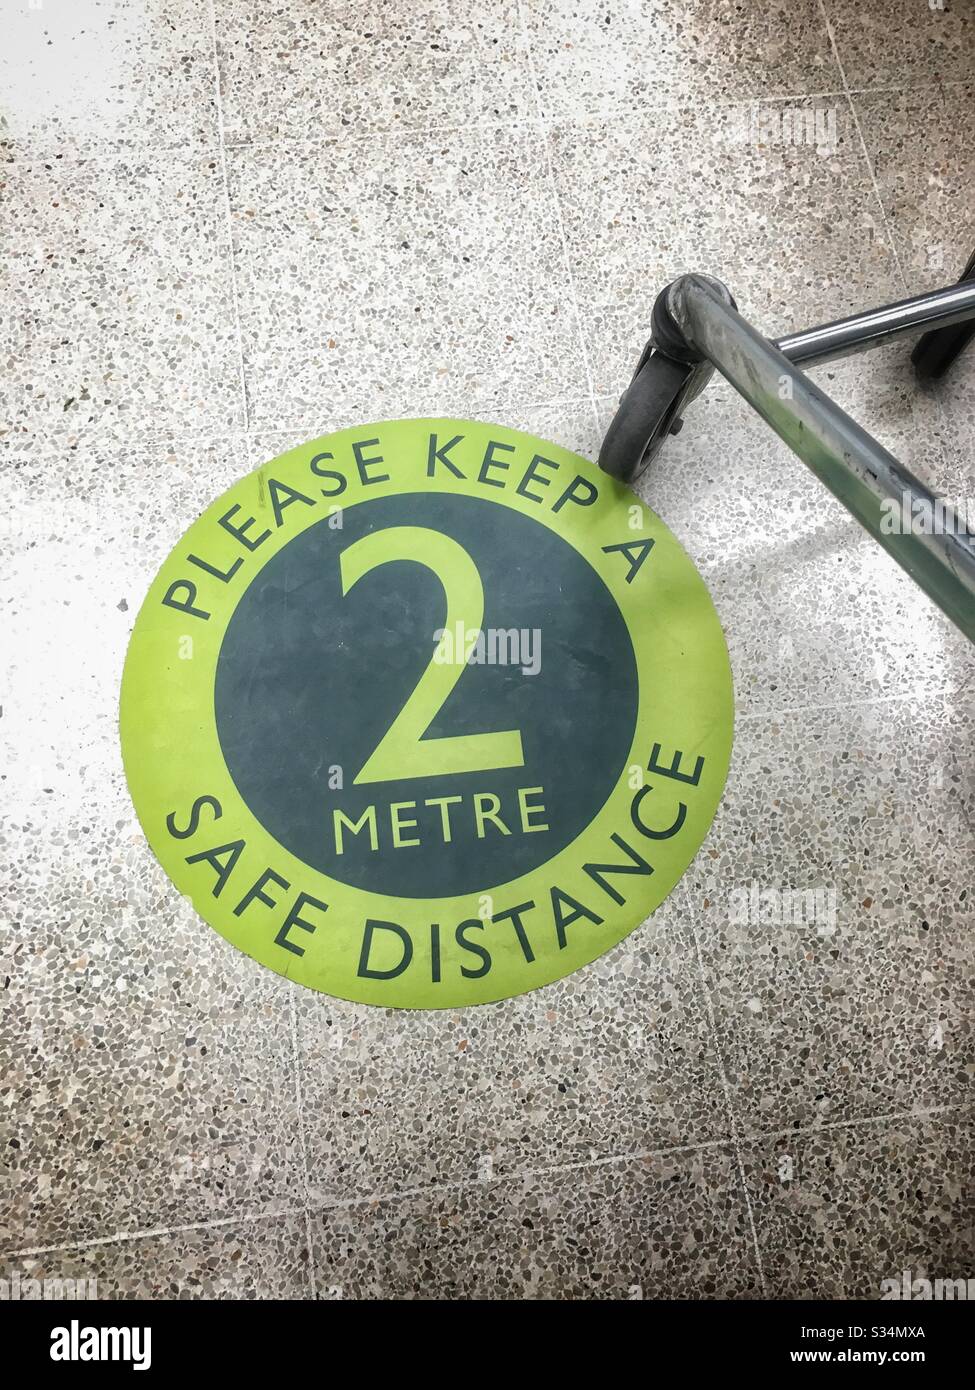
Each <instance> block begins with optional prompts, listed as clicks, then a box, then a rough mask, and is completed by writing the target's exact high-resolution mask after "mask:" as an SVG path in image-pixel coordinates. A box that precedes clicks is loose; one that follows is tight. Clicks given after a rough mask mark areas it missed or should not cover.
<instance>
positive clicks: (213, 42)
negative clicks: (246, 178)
mask: <svg viewBox="0 0 975 1390" xmlns="http://www.w3.org/2000/svg"><path fill="white" fill-rule="evenodd" d="M207 9H208V12H209V16H210V50H211V54H212V58H213V84H214V98H215V101H216V106H217V137H218V144H219V147H220V177H221V180H222V182H223V204H224V218H225V221H226V226H227V250H228V253H229V257H230V295H231V299H232V301H233V307H234V329H235V331H236V335H237V369H238V375H239V379H240V400H241V407H242V410H243V416H244V429H245V430H246V429H248V428H249V426H250V411H249V408H248V404H247V378H246V375H245V373H244V335H243V331H242V329H241V324H240V296H239V294H238V292H237V258H236V256H235V254H234V227H233V219H232V217H231V212H230V180H229V178H228V177H227V146H226V142H225V141H224V134H223V129H224V128H223V98H222V96H221V93H220V58H219V55H218V52H217V16H216V9H215V0H207Z"/></svg>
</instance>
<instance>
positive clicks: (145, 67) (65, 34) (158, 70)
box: [0, 0, 217, 156]
mask: <svg viewBox="0 0 975 1390" xmlns="http://www.w3.org/2000/svg"><path fill="white" fill-rule="evenodd" d="M0 73H2V81H3V89H4V111H3V117H2V119H0V136H2V138H4V139H7V140H10V141H11V142H12V143H13V145H14V147H15V148H17V149H18V150H24V151H30V152H31V153H32V154H34V155H39V154H42V153H45V152H46V153H47V154H48V155H50V156H54V155H56V154H62V155H63V154H66V153H69V152H70V153H74V154H81V153H92V152H94V151H95V150H98V149H105V148H111V147H120V146H138V147H141V148H147V147H149V146H152V147H155V148H157V149H158V148H164V147H177V146H180V145H184V144H187V143H198V142H205V143H207V144H215V143H216V140H217V107H216V82H215V77H214V66H213V42H212V35H211V32H210V24H209V15H208V9H207V5H206V4H198V3H195V2H194V0H38V2H37V3H34V4H28V3H27V0H24V2H23V3H22V4H14V5H8V6H5V13H4V52H3V56H2V58H0Z"/></svg>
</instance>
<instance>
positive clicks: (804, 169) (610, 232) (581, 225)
mask: <svg viewBox="0 0 975 1390" xmlns="http://www.w3.org/2000/svg"><path fill="white" fill-rule="evenodd" d="M819 107H820V109H822V110H823V112H824V113H825V114H827V115H828V114H829V113H832V116H833V118H835V134H836V144H835V150H834V151H832V152H827V151H826V150H825V149H820V148H817V147H816V146H815V145H807V144H793V143H790V142H783V143H779V142H778V141H777V140H776V139H773V140H771V142H769V143H764V144H763V143H757V142H756V140H755V139H753V138H751V136H752V134H753V132H752V131H751V130H750V128H749V126H748V120H749V108H743V107H728V106H725V107H712V108H710V109H708V110H702V109H700V108H698V109H693V110H691V109H688V110H679V111H668V112H660V111H631V112H628V113H625V114H620V115H618V116H616V117H614V118H613V119H612V120H610V121H606V122H605V123H603V124H600V125H596V126H592V127H586V128H580V127H578V126H574V125H560V126H556V127H554V129H553V130H552V133H551V137H550V142H551V148H552V154H553V164H554V170H555V176H556V181H557V183H558V187H559V194H560V200H561V205H562V210H563V214H564V218H565V227H566V235H567V239H568V246H569V259H570V262H571V265H572V270H573V275H574V277H575V283H576V289H577V293H578V297H579V303H580V308H581V312H582V317H583V320H584V322H585V324H586V332H587V341H588V344H589V349H590V354H591V359H592V363H593V376H594V383H595V388H596V391H597V393H598V394H599V395H618V393H619V392H620V391H621V390H622V389H623V388H624V386H625V385H626V383H627V382H628V381H629V379H630V375H631V373H632V370H633V365H634V363H635V362H636V360H637V358H638V356H639V354H640V351H641V349H642V347H643V344H644V343H645V342H646V339H647V338H648V337H649V327H650V310H651V308H652V305H653V301H654V299H655V298H656V296H657V293H658V292H659V291H660V290H661V289H662V288H663V287H664V285H666V284H668V283H669V282H670V281H671V280H673V279H674V278H675V277H676V276H678V275H681V274H684V273H685V272H689V271H702V272H704V273H707V274H710V275H716V276H717V277H718V278H719V279H722V280H724V281H725V282H726V283H727V285H728V286H729V288H730V289H731V292H732V294H733V295H734V296H735V299H736V301H737V303H738V307H739V308H740V310H741V311H742V313H743V314H744V315H745V317H746V318H749V319H751V320H752V321H753V322H754V323H755V325H756V327H758V328H760V329H761V330H762V331H763V332H765V333H768V334H769V335H770V336H776V337H777V336H779V335H780V334H783V333H785V332H787V331H789V330H790V329H792V328H798V327H808V326H809V325H810V324H811V323H814V322H823V321H825V320H828V319H831V318H838V317H840V316H841V315H843V314H846V313H850V312H852V311H853V310H854V309H857V308H862V307H863V306H864V305H865V304H873V303H881V302H883V301H884V300H885V299H896V298H898V297H899V295H900V294H901V293H902V290H901V286H900V282H899V281H898V279H897V276H896V265H895V262H894V259H893V256H892V254H891V251H890V249H889V247H888V245H887V241H886V233H885V230H884V227H883V222H882V216H881V210H880V208H879V206H878V204H877V200H876V195H875V193H874V190H873V186H872V183H871V179H870V172H869V169H868V167H867V163H866V160H865V159H864V156H863V151H862V146H861V143H860V139H859V136H858V134H857V132H856V130H855V128H854V126H853V122H852V117H851V111H850V107H849V105H848V103H847V102H846V99H845V98H842V99H832V98H831V99H829V100H828V101H826V102H824V103H819ZM763 109H765V108H764V107H763ZM788 109H789V112H790V113H791V112H793V111H795V110H800V111H802V110H808V111H809V112H810V114H811V116H812V117H813V118H814V117H815V111H816V109H817V103H815V102H806V103H797V104H792V105H790V107H789V108H788ZM768 110H769V111H770V112H771V113H772V115H773V116H774V117H775V119H776V120H778V121H779V122H780V124H779V126H778V127H777V130H778V132H779V134H783V133H784V126H783V125H782V124H781V122H782V119H783V112H784V111H785V107H784V105H783V104H782V103H779V104H777V105H776V104H774V103H771V104H768ZM796 128H797V123H796V122H792V124H790V127H789V129H790V132H792V131H794V130H795V129H796ZM743 131H744V133H745V134H746V135H748V136H749V138H747V139H744V140H743V139H741V138H739V137H741V135H742V132H743Z"/></svg>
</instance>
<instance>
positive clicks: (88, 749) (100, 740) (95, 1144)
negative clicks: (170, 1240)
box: [0, 445, 300, 1246]
mask: <svg viewBox="0 0 975 1390" xmlns="http://www.w3.org/2000/svg"><path fill="white" fill-rule="evenodd" d="M229 452H230V454H231V459H232V451H229ZM8 462H9V461H8ZM208 467H209V469H210V470H211V472H212V474H216V473H217V471H218V467H217V464H216V462H215V460H214V459H213V458H212V457H208V456H207V454H206V452H205V451H199V452H193V453H192V454H191V455H190V456H189V457H186V456H184V457H183V458H182V459H180V460H178V461H175V460H172V459H167V458H166V457H165V456H163V457H157V458H155V459H153V458H151V457H148V458H147V457H146V456H145V455H144V454H143V455H140V454H139V452H138V451H123V450H119V451H117V452H116V453H115V454H114V455H113V454H108V455H106V454H105V453H103V452H99V451H96V450H93V449H91V448H89V447H87V446H85V445H81V446H79V448H78V450H77V451H76V453H75V454H71V455H68V456H67V458H66V459H64V460H58V459H54V460H52V459H51V458H49V457H45V458H43V459H40V460H24V461H22V467H20V468H19V469H18V470H17V472H16V475H15V476H14V478H13V481H12V482H11V483H10V484H9V485H8V497H11V498H12V499H15V500H16V502H17V507H16V512H15V515H16V517H17V519H18V522H19V523H20V526H21V528H22V529H21V530H20V531H19V532H18V533H17V534H15V535H11V534H10V532H9V531H8V535H7V537H6V540H7V545H6V546H5V549H6V550H7V555H6V557H5V558H6V559H7V576H8V577H7V586H6V588H5V595H4V604H3V612H4V629H5V634H6V636H7V638H8V642H9V645H8V651H9V652H10V653H11V654H12V656H13V658H14V659H13V660H11V662H10V663H9V665H8V667H7V669H6V671H5V676H4V681H3V686H4V689H3V696H2V700H0V704H2V708H3V718H2V720H0V738H2V747H3V753H2V765H3V777H4V781H3V787H4V819H3V825H2V841H3V857H4V861H5V863H7V864H9V865H10V866H11V867H10V869H9V871H8V874H7V876H6V882H5V885H4V889H3V900H2V920H3V926H4V930H3V936H2V946H0V952H2V957H3V969H2V972H0V982H2V983H4V986H5V987H4V988H3V990H2V991H0V1050H2V1052H3V1055H4V1057H5V1058H8V1059H9V1061H8V1062H7V1065H6V1067H5V1071H4V1076H3V1080H2V1083H0V1088H2V1095H0V1114H2V1117H3V1118H2V1128H3V1140H2V1144H0V1152H2V1154H3V1162H4V1167H5V1169H6V1174H5V1180H4V1181H3V1183H2V1184H0V1211H2V1214H0V1241H2V1243H3V1244H4V1245H8V1244H10V1243H11V1242H16V1243H17V1244H18V1245H19V1246H24V1245H28V1244H29V1245H50V1244H54V1243H57V1242H59V1241H62V1240H69V1239H74V1238H84V1237H85V1236H100V1235H104V1234H106V1233H112V1232H116V1231H125V1230H132V1229H138V1228H140V1227H145V1226H146V1225H150V1226H155V1225H159V1224H162V1223H165V1224H172V1223H173V1222H177V1223H179V1222H191V1221H198V1220H202V1219H207V1218H212V1217H214V1216H221V1215H226V1214H228V1213H229V1212H234V1213H240V1212H242V1211H263V1210H267V1209H268V1208H271V1209H274V1207H275V1206H276V1204H278V1203H284V1204H286V1203H287V1202H288V1201H290V1193H291V1192H292V1189H293V1185H294V1183H295V1182H296V1181H297V1180H298V1175H299V1173H300V1170H299V1168H298V1164H297V1157H296V1154H295V1146H296V1143H297V1117H296V1111H295V1081H294V1068H293V1052H292V1044H291V1030H290V1010H289V1003H288V996H289V991H290V987H289V986H288V985H287V984H286V983H285V982H284V981H282V980H280V979H279V978H278V977H276V976H274V975H272V974H270V973H269V972H267V971H262V970H260V969H258V968H257V967H255V966H254V965H253V963H252V962H250V961H249V960H247V958H246V957H244V956H242V955H240V954H239V953H238V952H236V951H235V950H234V949H233V948H232V947H230V946H229V945H228V944H227V943H225V942H224V941H223V940H222V939H221V938H220V937H218V936H217V935H216V933H214V932H213V931H211V930H210V928H208V927H206V926H205V925H204V924H203V923H202V922H201V921H200V920H199V919H198V918H196V916H195V915H194V914H193V913H192V912H191V911H188V910H187V909H186V907H185V906H184V904H183V901H182V899H181V898H180V897H179V896H178V894H177V893H176V892H175V890H174V889H173V888H172V886H171V885H170V884H169V883H168V881H167V880H166V878H165V876H164V875H163V873H162V871H161V869H159V867H158V866H157V865H156V863H155V861H154V860H153V858H152V855H151V854H150V852H149V849H148V847H147V845H146V843H145V840H144V838H143V836H142V833H141V831H140V829H139V827H138V825H137V823H136V820H135V816H134V813H133V810H132V806H131V803H130V802H129V798H128V794H127V791H126V788H125V783H124V778H123V774H122V769H121V758H120V754H119V749H118V740H117V727H116V720H117V707H118V688H119V679H120V673H121V665H122V659H123V656H124V651H125V646H126V642H127V638H128V629H129V626H130V624H131V622H132V620H133V618H134V614H135V611H136V609H137V608H138V605H139V604H140V602H141V599H142V597H143V594H144V591H145V587H146V586H147V584H148V581H149V578H150V577H151V575H152V573H153V571H154V569H155V566H156V564H157V563H158V562H159V560H161V559H162V557H163V555H164V554H165V552H166V550H167V549H168V547H169V545H171V544H172V543H173V541H175V539H176V537H177V536H178V535H179V533H180V532H181V531H182V530H183V528H184V526H185V524H186V521H187V519H188V518H187V516H186V515H185V513H184V511H183V507H184V503H183V498H184V497H186V498H189V497H190V496H191V495H193V496H195V497H199V493H200V492H201V491H202V492H204V493H205V494H206V495H209V491H210V487H211V486H212V482H211V481H210V480H209V479H207V478H206V477H205V476H201V475H205V473H206V470H207V468H208ZM234 471H235V472H236V471H237V470H236V468H235V469H234ZM194 490H195V491H194ZM193 510H194V508H193V506H192V504H189V511H190V515H192V514H193ZM18 653H21V654H22V655H21V656H20V657H19V658H18V657H17V654H18Z"/></svg>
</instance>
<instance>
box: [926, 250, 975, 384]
mask: <svg viewBox="0 0 975 1390" xmlns="http://www.w3.org/2000/svg"><path fill="white" fill-rule="evenodd" d="M963 280H975V255H973V256H972V258H971V260H970V261H969V262H968V264H967V265H966V267H965V269H964V270H963V271H962V274H961V279H960V280H959V284H960V283H961V281H963ZM973 337H975V322H973V321H972V320H970V319H969V320H968V322H967V323H953V324H949V326H948V327H947V328H932V329H931V330H930V331H929V332H927V333H925V334H923V335H922V336H921V337H920V338H918V340H917V344H916V346H915V348H914V351H913V352H912V353H911V361H912V362H913V363H914V370H915V372H916V373H917V375H918V378H919V379H920V380H921V381H937V380H938V379H939V377H943V376H944V374H945V372H946V371H947V370H948V368H949V367H950V366H951V364H952V362H954V360H955V358H956V357H958V356H959V355H960V353H961V352H962V351H963V349H964V348H966V347H967V346H968V344H969V343H970V342H971V340H972V338H973Z"/></svg>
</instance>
